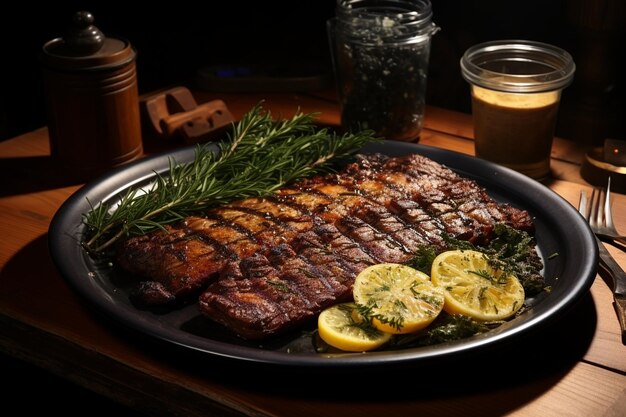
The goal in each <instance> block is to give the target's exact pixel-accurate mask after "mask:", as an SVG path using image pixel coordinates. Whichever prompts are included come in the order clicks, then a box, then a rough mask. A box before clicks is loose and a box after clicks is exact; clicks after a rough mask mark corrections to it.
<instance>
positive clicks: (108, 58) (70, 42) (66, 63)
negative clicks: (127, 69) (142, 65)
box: [42, 11, 135, 70]
mask: <svg viewBox="0 0 626 417" xmlns="http://www.w3.org/2000/svg"><path fill="white" fill-rule="evenodd" d="M93 22H94V17H93V15H92V14H91V13H89V12H87V11H80V12H77V13H75V14H74V16H73V17H72V21H71V26H70V28H69V29H68V31H67V32H66V33H65V35H64V36H63V37H60V38H56V39H52V40H51V41H48V42H46V43H45V44H44V46H43V55H42V60H43V62H44V64H45V65H47V66H49V67H52V68H55V69H61V70H91V69H93V70H96V69H104V68H109V67H118V66H121V65H124V64H126V63H128V62H129V61H131V60H133V59H134V58H135V51H134V50H133V48H131V46H130V43H129V42H128V41H127V40H125V39H121V38H108V37H105V36H104V34H103V33H102V32H101V31H100V30H99V29H98V28H97V27H96V26H94V25H93Z"/></svg>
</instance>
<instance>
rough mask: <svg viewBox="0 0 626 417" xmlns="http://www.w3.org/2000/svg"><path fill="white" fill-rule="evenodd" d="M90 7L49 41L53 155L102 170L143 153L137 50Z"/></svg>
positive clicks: (73, 165) (46, 67) (76, 166)
mask: <svg viewBox="0 0 626 417" xmlns="http://www.w3.org/2000/svg"><path fill="white" fill-rule="evenodd" d="M93 21H94V19H93V16H92V15H91V14H90V13H89V12H78V13H76V14H75V15H74V16H73V19H72V26H71V28H70V30H69V31H68V32H67V34H66V35H65V36H63V37H60V38H56V39H53V40H51V41H49V42H47V43H46V44H45V45H44V46H43V52H42V56H41V59H42V64H43V72H44V87H45V90H46V101H47V103H46V105H47V115H48V129H49V135H50V148H51V155H52V157H53V158H54V160H55V161H57V162H58V163H60V164H61V165H62V166H64V167H66V168H70V169H73V170H78V171H82V172H93V173H100V172H103V171H104V170H106V169H108V168H111V167H114V166H116V165H120V164H122V163H125V162H128V161H131V160H133V159H136V158H138V157H140V156H141V155H142V154H143V144H142V139H141V120H140V113H139V98H138V87H137V71H136V65H135V59H136V52H135V50H134V49H133V47H132V46H131V44H130V42H128V41H127V40H125V39H122V38H113V37H109V38H107V37H105V36H104V35H103V34H102V32H100V30H98V28H96V27H95V26H93Z"/></svg>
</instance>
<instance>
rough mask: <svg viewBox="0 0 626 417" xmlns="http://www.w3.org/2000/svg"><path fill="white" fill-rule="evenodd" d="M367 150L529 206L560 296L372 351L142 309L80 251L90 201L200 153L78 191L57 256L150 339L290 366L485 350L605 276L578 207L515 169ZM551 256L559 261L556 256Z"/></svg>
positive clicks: (414, 148) (95, 298)
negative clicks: (428, 162) (417, 342)
mask: <svg viewBox="0 0 626 417" xmlns="http://www.w3.org/2000/svg"><path fill="white" fill-rule="evenodd" d="M363 151H364V152H382V153H385V154H388V155H391V156H396V155H403V154H408V153H420V154H423V155H424V156H427V157H429V158H432V159H434V160H435V161H438V162H439V163H442V164H444V165H446V166H448V167H450V168H452V169H453V170H455V171H456V172H458V173H459V174H461V175H464V176H466V177H469V178H472V179H474V180H476V181H477V182H478V183H479V184H481V185H482V186H483V187H485V188H486V189H487V191H488V193H489V194H490V195H491V196H492V197H493V198H494V199H496V200H498V201H501V202H508V203H510V204H512V205H514V206H516V207H520V208H524V209H527V210H528V211H529V212H530V213H531V214H532V215H533V217H534V219H535V222H536V238H537V244H538V248H539V251H540V254H541V256H542V257H543V258H544V261H545V268H544V276H545V278H546V282H547V284H548V285H550V286H551V287H552V290H551V292H549V293H548V292H544V293H542V294H540V295H539V296H537V297H535V298H534V299H532V300H530V304H531V305H532V308H531V309H530V310H529V311H527V312H525V313H523V314H521V315H520V316H519V317H517V318H515V319H513V320H511V321H509V322H507V323H505V324H503V325H502V326H500V327H498V328H497V329H495V330H492V331H490V332H487V333H483V334H481V335H477V336H474V337H471V338H467V339H463V340H460V341H456V342H449V343H444V344H440V345H434V346H428V347H414V348H407V349H404V350H389V351H381V352H369V353H366V354H360V353H359V354H353V353H342V354H319V353H316V352H315V350H314V348H313V344H312V342H311V340H312V338H311V335H310V332H311V329H304V330H303V331H298V332H293V333H291V334H289V335H286V336H284V337H280V338H277V339H273V340H269V341H266V342H264V344H263V345H262V346H259V345H255V344H249V343H246V342H242V341H240V340H238V339H237V338H233V337H231V336H229V335H228V334H227V333H225V332H223V331H220V329H219V328H217V327H216V326H215V325H212V324H211V322H210V321H209V320H208V319H206V318H204V317H202V316H201V315H200V313H199V312H198V309H197V305H196V304H191V305H188V306H186V307H183V308H180V309H177V310H173V311H168V312H165V313H154V312H150V311H144V310H139V309H137V308H135V307H134V306H133V305H132V304H131V303H130V302H129V299H128V288H126V287H125V285H124V284H121V283H120V282H122V281H123V280H122V279H121V278H120V277H119V274H118V273H117V272H116V271H115V269H114V268H111V266H109V265H100V264H98V263H95V262H94V261H93V260H92V259H91V258H90V257H89V256H88V255H87V254H86V253H85V252H84V251H83V250H82V248H81V247H80V245H79V241H80V239H81V233H82V231H83V225H82V223H81V220H82V217H81V216H82V214H83V213H86V212H87V211H89V209H90V206H89V203H88V200H89V201H91V202H94V203H96V202H99V201H113V202H114V201H115V199H116V198H117V196H118V195H119V194H120V193H122V192H123V191H124V190H126V189H128V188H129V187H136V186H138V185H141V184H144V185H145V184H148V183H150V181H151V179H152V178H153V177H154V172H155V171H156V172H166V171H167V169H168V166H169V165H168V158H169V157H173V158H174V159H175V160H176V161H178V162H187V161H190V160H192V159H193V157H194V148H193V147H189V148H185V149H181V150H179V151H177V152H174V153H170V154H167V155H157V156H154V157H150V158H148V159H145V160H141V161H137V162H134V163H131V164H128V165H125V166H124V167H122V168H120V169H118V170H115V171H113V172H111V173H110V174H108V175H106V176H104V177H102V178H100V179H98V180H96V181H94V182H92V183H90V184H88V185H86V186H84V187H83V188H81V189H80V190H78V191H77V192H76V193H75V194H74V195H72V196H71V197H70V198H69V199H68V200H67V201H66V202H65V203H64V204H63V205H62V206H61V208H60V209H59V210H58V212H57V213H56V215H55V216H54V219H53V220H52V223H51V225H50V230H49V244H50V250H51V254H52V258H53V260H54V262H55V263H56V265H57V267H58V268H59V270H60V271H61V274H62V275H63V277H64V278H65V279H66V280H67V283H68V284H69V285H70V286H71V287H72V288H73V289H74V290H75V291H77V292H78V293H79V294H80V295H81V296H83V297H84V298H85V299H86V300H87V301H88V303H89V304H91V305H92V306H93V307H95V308H96V309H97V310H98V311H100V312H102V313H104V314H105V315H106V316H107V317H110V318H112V319H113V320H114V321H115V322H117V323H119V324H121V325H124V326H126V327H128V328H130V329H132V330H134V331H137V332H139V333H140V334H142V335H147V336H149V337H152V338H156V339H158V340H160V341H162V342H166V343H167V344H168V345H172V346H174V345H175V346H177V347H182V348H183V349H186V350H190V352H191V351H194V352H199V353H200V354H201V355H209V356H210V357H211V358H220V357H224V358H230V359H233V360H236V361H238V362H254V363H256V364H270V365H281V366H286V367H316V368H319V367H322V368H324V367H333V368H351V367H363V366H372V367H373V366H375V365H391V364H394V365H402V364H409V363H410V364H412V365H415V364H422V363H432V362H433V361H436V360H439V359H443V358H451V357H456V356H458V355H459V354H464V353H470V352H476V351H482V350H484V349H486V348H487V347H497V346H499V345H501V344H503V343H504V342H510V341H512V340H515V339H516V338H518V337H520V336H522V335H527V334H528V332H531V331H536V330H537V329H538V328H540V327H543V326H544V325H546V324H548V323H553V322H554V321H555V320H557V319H558V318H560V317H561V316H562V315H563V314H564V313H565V312H566V311H567V310H569V308H570V307H572V306H573V305H574V304H575V303H576V302H577V301H578V300H579V299H580V298H581V297H582V296H583V295H585V293H586V292H587V291H588V289H589V287H590V286H591V283H592V281H593V279H594V277H595V274H596V272H595V271H596V262H597V247H596V243H595V239H594V237H593V234H592V232H591V230H590V229H589V227H588V225H587V223H586V222H585V221H584V219H583V218H582V216H580V215H579V214H578V212H577V211H576V210H575V209H574V207H572V206H571V205H570V204H569V203H568V202H567V201H565V200H564V199H562V198H561V197H560V196H559V195H557V194H555V193H554V192H553V191H551V190H550V189H549V188H547V187H545V186H544V185H542V184H540V183H538V182H536V181H534V180H531V179H529V178H527V177H525V176H523V175H521V174H518V173H516V172H514V171H512V170H509V169H507V168H503V167H500V166H498V165H495V164H492V163H489V162H486V161H483V160H480V159H477V158H473V157H469V156H466V155H462V154H459V153H454V152H450V151H445V150H441V149H437V148H432V147H427V146H422V145H414V144H406V143H401V142H386V143H379V144H374V145H369V146H367V147H365V148H364V149H363ZM552 254H558V256H555V257H551V256H550V255H552ZM548 258H550V259H548Z"/></svg>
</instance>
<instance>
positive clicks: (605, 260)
mask: <svg viewBox="0 0 626 417" xmlns="http://www.w3.org/2000/svg"><path fill="white" fill-rule="evenodd" d="M596 240H597V241H598V253H599V255H600V266H601V267H603V268H604V269H605V270H606V271H607V272H608V273H609V274H610V275H611V278H612V279H613V294H617V295H621V296H625V297H626V272H624V270H623V269H622V268H621V267H620V266H619V265H618V264H617V262H615V259H613V256H611V254H610V253H609V251H608V250H607V249H606V248H605V247H604V244H603V243H602V242H601V241H600V240H599V239H597V238H596Z"/></svg>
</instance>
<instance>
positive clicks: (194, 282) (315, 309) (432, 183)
mask: <svg viewBox="0 0 626 417" xmlns="http://www.w3.org/2000/svg"><path fill="white" fill-rule="evenodd" d="M497 223H505V224H507V225H509V226H512V227H514V228H516V229H520V230H525V231H529V232H531V231H532V229H533V223H532V219H531V217H530V215H529V213H528V212H526V211H524V210H519V209H517V208H514V207H512V206H510V205H508V204H501V203H497V202H496V201H494V200H493V199H491V198H490V197H489V196H488V195H487V194H486V192H485V190H484V189H482V188H481V187H480V186H479V185H478V184H477V183H475V182H474V181H472V180H469V179H467V178H463V177H461V176H459V175H457V174H456V173H454V172H453V171H452V170H450V169H448V168H446V167H444V166H442V165H440V164H438V163H436V162H434V161H432V160H430V159H428V158H426V157H424V156H421V155H416V154H413V155H408V156H403V157H394V158H392V157H386V156H383V155H379V154H377V155H359V156H358V157H357V161H356V162H354V163H352V164H350V165H349V166H348V167H346V168H345V169H344V170H343V171H341V172H339V173H337V174H332V175H326V176H317V177H313V178H309V179H304V180H301V181H298V182H296V183H294V184H292V185H290V186H288V187H285V188H283V189H281V190H279V191H277V192H276V193H274V194H273V195H271V196H269V197H266V198H249V199H245V200H241V201H236V202H233V203H230V204H228V205H225V206H222V207H218V208H214V209H211V210H208V211H207V212H206V213H203V215H202V216H192V217H189V218H187V219H185V220H184V221H181V222H180V223H178V224H175V225H171V226H167V227H166V230H165V231H163V230H159V231H155V232H153V233H150V234H148V235H145V236H139V237H134V238H131V239H129V240H127V241H126V242H124V243H123V245H122V246H121V248H120V250H119V252H118V261H119V264H120V265H121V266H122V267H123V268H125V269H127V270H129V271H131V272H133V273H135V274H137V275H140V276H142V277H145V278H148V279H149V280H150V281H147V282H143V283H142V284H141V286H140V287H139V290H138V292H137V297H138V298H139V299H140V300H141V301H142V302H144V303H147V304H153V305H154V304H167V303H172V302H176V301H181V300H188V299H190V297H195V296H197V295H198V294H200V295H199V305H200V309H201V311H202V312H203V313H204V314H205V315H206V316H207V317H210V318H211V319H212V320H215V321H217V322H219V323H222V324H224V325H225V326H227V327H229V328H231V329H232V330H233V331H234V332H235V333H237V334H239V335H240V336H242V337H244V338H248V339H258V338H263V337H266V336H269V335H273V334H277V333H280V332H283V331H286V330H288V329H291V328H293V327H295V326H298V325H300V324H301V323H303V322H305V321H307V320H309V319H311V318H312V317H314V316H316V315H317V314H318V313H319V312H320V311H321V310H322V309H323V308H325V307H327V306H329V305H331V304H334V303H336V302H339V301H342V300H349V299H350V298H351V296H352V293H351V291H352V284H353V282H354V278H355V277H356V275H357V274H358V272H359V271H361V270H362V269H363V268H365V267H366V266H368V265H371V264H374V263H378V262H398V263H403V262H407V261H409V260H410V259H411V258H412V256H413V253H414V252H415V250H416V249H417V248H419V247H420V246H421V245H426V244H434V245H438V246H440V247H441V248H444V247H445V242H444V237H443V236H444V233H447V234H450V235H452V236H453V237H455V238H457V239H463V240H467V241H470V242H472V243H475V244H485V243H487V242H489V240H490V239H492V237H493V228H494V225H495V224H497ZM191 299H193V298H191Z"/></svg>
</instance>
